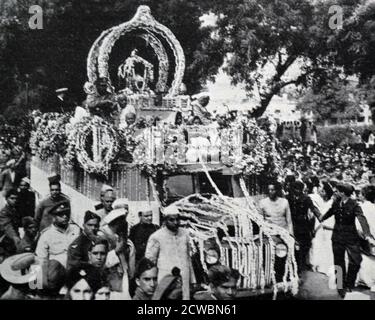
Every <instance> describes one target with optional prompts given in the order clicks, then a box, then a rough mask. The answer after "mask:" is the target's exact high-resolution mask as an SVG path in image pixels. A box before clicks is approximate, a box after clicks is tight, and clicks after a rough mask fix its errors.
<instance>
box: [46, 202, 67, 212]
mask: <svg viewBox="0 0 375 320" xmlns="http://www.w3.org/2000/svg"><path fill="white" fill-rule="evenodd" d="M49 213H50V214H52V215H61V214H63V213H70V203H69V201H66V200H64V201H60V202H58V203H56V204H55V205H54V206H53V207H52V208H51V210H50V211H49Z"/></svg>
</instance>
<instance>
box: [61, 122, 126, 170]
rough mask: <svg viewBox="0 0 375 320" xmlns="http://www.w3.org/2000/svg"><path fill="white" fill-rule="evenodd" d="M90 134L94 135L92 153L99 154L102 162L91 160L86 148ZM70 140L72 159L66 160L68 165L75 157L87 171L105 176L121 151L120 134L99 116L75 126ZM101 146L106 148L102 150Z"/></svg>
mask: <svg viewBox="0 0 375 320" xmlns="http://www.w3.org/2000/svg"><path fill="white" fill-rule="evenodd" d="M94 129H95V130H94ZM90 133H92V134H93V143H92V152H93V154H97V156H98V157H99V158H100V160H96V161H95V159H94V160H93V159H91V158H90V156H89V154H88V152H87V150H86V148H85V147H86V141H87V137H88V135H89V134H90ZM69 140H70V143H69V148H68V149H69V152H68V154H69V155H70V159H69V158H68V159H66V160H67V162H68V163H71V160H72V159H71V157H72V156H73V155H75V156H76V159H77V161H78V162H79V163H80V165H81V166H82V168H83V169H84V170H85V171H87V172H89V173H96V174H102V175H105V176H106V175H107V174H108V171H109V170H110V165H111V162H112V161H113V160H114V159H115V157H116V155H117V153H118V151H119V144H118V133H117V132H116V130H115V129H114V128H113V126H112V125H110V124H109V123H107V122H106V121H104V120H103V119H102V118H100V117H98V116H94V117H92V118H91V117H85V118H83V119H82V120H81V121H80V122H78V123H76V124H75V125H74V127H73V128H72V131H71V132H70V134H69ZM101 146H105V147H104V148H103V149H101Z"/></svg>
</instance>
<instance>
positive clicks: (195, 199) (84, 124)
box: [31, 6, 298, 296]
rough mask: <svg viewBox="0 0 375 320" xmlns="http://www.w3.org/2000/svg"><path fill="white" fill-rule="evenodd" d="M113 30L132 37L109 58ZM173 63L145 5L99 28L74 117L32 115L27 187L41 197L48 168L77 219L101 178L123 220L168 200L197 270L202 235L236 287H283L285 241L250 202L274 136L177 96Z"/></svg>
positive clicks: (180, 70) (289, 266)
mask: <svg viewBox="0 0 375 320" xmlns="http://www.w3.org/2000/svg"><path fill="white" fill-rule="evenodd" d="M120 37H125V38H126V37H130V38H131V39H133V40H134V38H137V41H131V42H129V45H128V48H126V50H127V52H128V53H129V56H128V57H125V58H124V59H123V60H122V62H121V63H120V65H118V66H111V67H110V66H109V61H110V58H111V51H112V49H113V48H116V42H117V40H119V38H120ZM140 43H141V44H142V45H141V49H140V48H137V47H135V45H136V44H140ZM117 49H118V48H117ZM126 50H125V51H124V52H126ZM184 69H185V57H184V53H183V50H182V48H181V45H180V43H179V42H178V40H177V39H176V38H175V36H174V35H173V33H172V32H171V31H170V30H169V29H168V28H167V27H165V26H163V25H161V24H159V23H158V22H157V21H156V20H155V19H154V18H153V17H152V15H151V12H150V9H149V8H148V7H147V6H140V7H139V8H138V11H137V13H136V15H135V16H134V18H133V19H132V20H130V21H128V22H125V23H123V24H121V25H119V26H115V27H112V28H110V29H108V30H105V31H103V32H102V34H101V35H100V36H99V37H98V39H97V40H96V41H95V42H94V44H93V46H92V48H91V49H90V51H89V55H88V60H87V76H88V81H87V83H86V84H85V85H84V90H85V92H86V93H87V99H86V101H85V103H84V104H83V105H82V106H80V107H77V109H76V111H75V114H74V115H68V114H59V113H49V114H40V113H39V114H38V113H35V114H34V119H35V126H34V132H33V135H32V141H31V146H32V150H33V152H34V158H33V162H32V165H31V183H32V186H33V188H34V189H35V190H37V191H38V193H40V194H41V195H45V194H47V193H48V189H47V188H48V184H47V183H46V181H47V176H49V175H52V174H56V173H58V174H60V176H61V182H62V189H63V192H64V193H65V194H67V195H68V196H69V197H70V198H71V199H72V219H73V220H75V222H76V223H77V224H82V219H83V217H82V216H83V213H84V212H85V211H86V210H87V209H92V210H94V206H95V204H96V202H98V201H99V199H100V190H101V188H102V185H103V184H104V183H105V184H109V185H111V186H113V187H114V188H115V189H116V191H117V197H118V198H127V199H128V200H129V209H130V213H129V216H128V220H129V225H130V226H131V225H132V224H135V223H137V222H138V221H137V217H138V211H140V210H142V209H143V208H144V207H145V206H147V207H150V206H151V208H152V210H153V213H154V214H153V222H154V223H157V224H159V223H160V212H162V211H163V208H164V207H165V206H167V205H169V204H171V203H174V204H176V205H177V206H178V207H179V208H180V210H181V214H182V216H183V217H184V219H185V222H186V227H187V228H189V230H190V231H191V241H192V248H193V249H192V250H193V252H192V256H194V257H195V261H196V267H197V268H198V269H197V270H199V268H201V270H203V271H206V268H207V264H206V256H207V254H206V253H205V252H206V249H207V243H211V244H212V243H215V245H216V246H217V247H218V248H219V250H220V263H223V264H226V265H228V266H230V267H232V268H236V269H238V270H239V272H240V274H241V278H240V281H239V282H240V283H239V286H240V289H241V290H240V293H239V295H240V296H248V295H249V294H261V293H263V292H264V291H265V290H266V289H269V290H271V291H272V292H274V294H276V293H277V291H278V290H279V289H280V288H281V289H283V290H285V291H288V290H292V292H295V291H296V290H297V287H298V276H297V267H296V262H295V259H294V239H293V237H291V236H290V235H289V234H288V232H287V231H286V230H284V229H282V228H280V227H278V226H275V225H272V224H270V223H267V222H266V221H265V220H264V219H263V217H262V216H261V215H260V214H259V210H258V209H257V207H256V200H257V199H258V198H260V197H262V195H263V194H264V190H265V186H266V183H267V179H269V178H270V177H275V176H277V175H278V174H279V173H280V171H279V167H280V165H279V163H280V157H279V155H278V152H277V150H276V145H275V144H276V140H275V138H274V136H273V134H272V132H271V131H270V130H268V129H267V126H266V125H262V124H259V123H257V122H256V121H255V120H254V119H252V118H251V117H249V116H248V115H245V114H240V113H238V114H236V115H233V114H230V115H226V116H219V115H213V114H211V113H209V112H208V111H207V109H205V106H206V105H207V103H208V100H209V96H208V95H207V94H201V95H198V96H197V97H196V99H193V98H192V97H190V96H189V95H186V92H185V87H184V85H183V83H182V80H183V76H184ZM116 71H117V73H116ZM116 77H117V78H116Z"/></svg>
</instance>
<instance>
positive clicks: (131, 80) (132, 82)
mask: <svg viewBox="0 0 375 320" xmlns="http://www.w3.org/2000/svg"><path fill="white" fill-rule="evenodd" d="M137 53H138V50H137V49H134V50H133V51H132V53H131V55H130V57H128V58H127V59H126V60H125V61H124V63H123V64H121V65H120V66H119V68H118V72H117V75H118V77H119V78H120V79H125V80H126V87H125V90H128V91H131V92H132V93H143V92H148V91H150V88H149V83H150V82H152V81H153V80H154V67H153V65H152V64H151V63H150V62H148V61H147V60H146V59H143V58H142V57H140V56H138V55H137ZM136 65H142V66H143V76H142V75H139V74H137V72H136Z"/></svg>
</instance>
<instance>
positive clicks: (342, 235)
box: [321, 184, 374, 297]
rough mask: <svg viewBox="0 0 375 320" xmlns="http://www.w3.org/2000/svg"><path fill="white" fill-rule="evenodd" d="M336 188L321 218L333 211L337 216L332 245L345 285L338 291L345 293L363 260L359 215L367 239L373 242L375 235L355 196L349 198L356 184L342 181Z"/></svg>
mask: <svg viewBox="0 0 375 320" xmlns="http://www.w3.org/2000/svg"><path fill="white" fill-rule="evenodd" d="M336 190H337V200H335V202H334V203H333V204H332V207H331V209H329V210H328V212H327V213H326V214H325V215H324V216H323V217H322V218H321V221H324V220H326V219H328V218H329V217H331V216H333V215H334V216H335V226H334V229H333V233H332V248H333V256H334V262H335V266H339V267H340V268H341V270H340V271H341V272H338V274H342V277H343V279H342V280H343V281H342V282H343V286H344V287H343V288H340V287H338V292H339V294H340V295H341V296H342V297H343V296H345V294H346V292H350V291H351V290H352V289H353V288H354V285H355V281H356V278H357V274H358V271H359V268H360V265H361V261H362V256H361V250H360V237H359V235H358V232H357V229H356V225H355V219H356V218H357V219H358V221H359V223H360V225H361V227H362V230H363V233H364V236H365V239H366V240H367V241H369V242H373V240H374V239H373V237H372V236H371V233H370V227H369V225H368V222H367V220H366V218H365V216H364V215H363V212H362V209H361V207H360V206H359V205H358V203H357V202H356V201H355V200H353V199H352V198H350V196H351V194H352V193H353V191H354V188H353V187H352V186H351V185H347V184H339V185H337V188H336ZM345 252H347V253H348V257H349V266H348V271H347V272H346V263H345ZM338 280H339V279H338ZM340 280H341V279H340ZM338 283H339V282H338Z"/></svg>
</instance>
